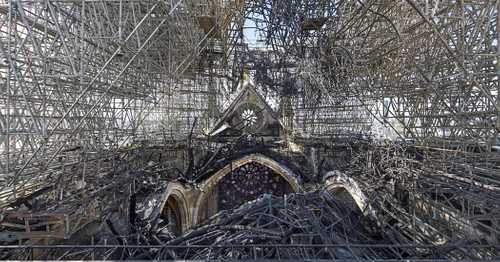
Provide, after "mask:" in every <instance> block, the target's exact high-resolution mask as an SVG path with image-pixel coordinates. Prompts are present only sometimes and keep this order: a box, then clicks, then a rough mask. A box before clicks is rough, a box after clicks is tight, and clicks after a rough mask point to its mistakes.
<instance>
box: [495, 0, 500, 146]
mask: <svg viewBox="0 0 500 262" xmlns="http://www.w3.org/2000/svg"><path fill="white" fill-rule="evenodd" d="M496 31H497V32H496V33H497V39H496V40H497V56H496V57H497V64H496V69H497V101H496V103H497V106H496V108H497V123H496V132H495V137H494V143H495V144H496V142H497V141H496V140H497V139H498V135H499V133H500V111H498V108H500V0H497V28H496Z"/></svg>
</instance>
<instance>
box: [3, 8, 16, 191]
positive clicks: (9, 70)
mask: <svg viewBox="0 0 500 262" xmlns="http://www.w3.org/2000/svg"><path fill="white" fill-rule="evenodd" d="M8 8H9V13H8V15H7V20H8V21H7V31H8V33H7V53H6V55H7V88H6V90H5V92H6V97H7V101H6V105H5V110H6V113H5V117H6V122H7V123H6V127H5V153H6V157H5V159H6V164H5V169H6V170H5V173H6V174H8V173H9V172H10V103H11V101H10V89H11V82H10V79H11V77H12V66H13V64H12V58H11V34H12V1H9V6H8ZM13 193H14V197H15V195H16V185H13Z"/></svg>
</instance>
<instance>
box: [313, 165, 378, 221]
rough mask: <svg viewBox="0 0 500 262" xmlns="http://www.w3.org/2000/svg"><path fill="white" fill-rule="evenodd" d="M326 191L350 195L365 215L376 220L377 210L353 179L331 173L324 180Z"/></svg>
mask: <svg viewBox="0 0 500 262" xmlns="http://www.w3.org/2000/svg"><path fill="white" fill-rule="evenodd" d="M323 180H324V182H325V187H326V190H327V191H329V192H332V193H333V194H335V193H343V192H345V193H348V194H349V195H350V196H351V197H352V199H353V200H354V201H355V203H356V205H357V207H358V208H359V210H360V211H361V212H362V213H363V215H368V216H370V217H373V218H376V213H375V210H374V209H373V208H372V207H371V205H370V203H369V201H368V198H367V197H366V195H365V194H364V193H363V191H362V190H361V187H360V186H359V184H358V183H357V182H356V181H355V180H354V179H352V178H350V177H348V176H346V175H345V174H343V173H341V172H339V171H330V172H328V173H326V175H325V176H324V178H323Z"/></svg>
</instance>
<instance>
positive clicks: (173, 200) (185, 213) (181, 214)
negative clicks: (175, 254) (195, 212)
mask: <svg viewBox="0 0 500 262" xmlns="http://www.w3.org/2000/svg"><path fill="white" fill-rule="evenodd" d="M185 191H186V190H185V189H184V187H183V186H182V185H180V184H178V183H170V184H169V185H168V187H167V190H166V192H165V194H164V195H163V199H162V203H161V206H160V207H161V208H160V216H161V217H162V218H163V219H165V218H166V217H165V215H168V214H167V213H166V212H169V211H168V210H169V209H170V210H171V211H170V212H172V211H173V212H174V214H171V215H172V217H173V218H175V219H176V223H177V231H178V232H175V233H177V234H182V233H183V232H185V231H186V230H187V229H189V228H190V227H191V217H190V216H189V201H188V197H187V196H186V194H185Z"/></svg>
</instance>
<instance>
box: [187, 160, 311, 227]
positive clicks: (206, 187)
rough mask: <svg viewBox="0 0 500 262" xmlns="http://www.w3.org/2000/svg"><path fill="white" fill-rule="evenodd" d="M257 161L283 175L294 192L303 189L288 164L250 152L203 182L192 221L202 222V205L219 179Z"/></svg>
mask: <svg viewBox="0 0 500 262" xmlns="http://www.w3.org/2000/svg"><path fill="white" fill-rule="evenodd" d="M252 162H256V163H259V164H261V165H264V166H266V167H268V168H270V169H271V170H272V171H274V172H275V173H276V174H278V175H279V176H281V177H282V178H283V179H284V180H285V181H286V182H287V183H288V184H289V185H290V187H291V189H292V190H293V192H300V191H302V188H301V186H300V184H299V179H298V177H297V176H296V175H295V173H294V172H293V171H291V170H290V169H289V168H287V167H286V166H284V165H282V164H280V163H278V162H277V161H275V160H274V159H271V158H269V157H267V156H264V155H262V154H250V155H247V156H244V157H242V158H240V159H238V160H235V161H233V162H231V163H229V164H228V165H226V166H225V167H223V168H221V169H220V170H218V171H217V172H216V173H215V174H214V175H212V176H211V177H210V178H208V179H207V180H205V181H204V182H203V184H201V186H200V190H201V193H200V194H199V196H198V198H197V200H196V203H195V210H194V212H193V217H192V221H193V222H194V223H199V222H201V219H202V218H201V217H200V215H201V210H202V208H204V207H203V206H202V205H203V203H204V201H205V200H206V199H207V197H208V196H209V194H210V193H211V192H212V189H213V188H214V187H215V186H216V185H217V184H218V183H219V181H220V180H221V179H222V178H223V177H225V176H226V175H227V174H229V173H231V171H233V170H235V169H238V168H239V167H242V166H243V165H245V164H248V163H252Z"/></svg>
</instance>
